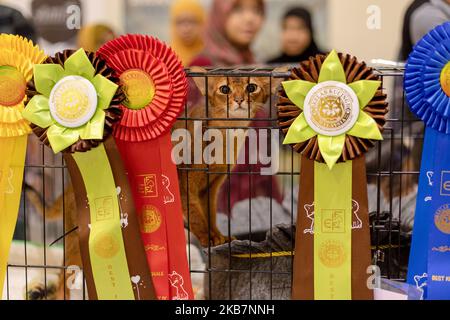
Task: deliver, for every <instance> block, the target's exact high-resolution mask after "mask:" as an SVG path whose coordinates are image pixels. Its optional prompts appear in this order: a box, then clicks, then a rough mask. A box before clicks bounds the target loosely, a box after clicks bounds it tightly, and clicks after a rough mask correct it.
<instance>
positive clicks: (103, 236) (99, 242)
mask: <svg viewBox="0 0 450 320" xmlns="http://www.w3.org/2000/svg"><path fill="white" fill-rule="evenodd" d="M93 244H94V252H95V253H96V254H97V255H98V256H99V257H101V258H103V259H112V258H114V257H115V256H116V255H117V254H118V253H119V249H120V245H119V241H118V240H117V239H116V237H115V236H114V234H112V233H109V232H106V231H103V232H100V233H98V234H97V235H96V236H95V238H94V241H93Z"/></svg>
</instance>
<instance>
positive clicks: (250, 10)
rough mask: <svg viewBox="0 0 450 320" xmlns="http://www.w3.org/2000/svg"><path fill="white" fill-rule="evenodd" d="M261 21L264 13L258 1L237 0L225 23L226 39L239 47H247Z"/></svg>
mask: <svg viewBox="0 0 450 320" xmlns="http://www.w3.org/2000/svg"><path fill="white" fill-rule="evenodd" d="M263 22H264V15H263V11H262V8H261V7H260V2H259V1H257V0H240V1H238V3H237V4H236V6H235V7H234V8H233V10H232V11H231V14H230V15H229V17H228V19H227V21H226V23H225V32H226V35H227V37H228V40H230V41H231V42H232V43H234V44H235V45H237V46H239V47H248V46H249V45H250V44H251V43H252V41H253V40H254V39H255V37H256V35H257V34H258V32H259V30H260V29H261V27H262V24H263Z"/></svg>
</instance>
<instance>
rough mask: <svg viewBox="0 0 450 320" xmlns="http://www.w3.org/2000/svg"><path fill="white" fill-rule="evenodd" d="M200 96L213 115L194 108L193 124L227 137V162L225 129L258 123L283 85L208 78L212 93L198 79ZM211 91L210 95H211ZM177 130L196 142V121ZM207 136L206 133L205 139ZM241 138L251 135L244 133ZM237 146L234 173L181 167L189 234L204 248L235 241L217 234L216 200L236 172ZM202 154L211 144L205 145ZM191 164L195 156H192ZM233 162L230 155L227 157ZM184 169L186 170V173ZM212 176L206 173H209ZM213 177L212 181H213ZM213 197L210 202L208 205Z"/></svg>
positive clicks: (197, 69)
mask: <svg viewBox="0 0 450 320" xmlns="http://www.w3.org/2000/svg"><path fill="white" fill-rule="evenodd" d="M285 71H287V68H280V69H277V70H275V72H285ZM191 72H195V73H205V72H207V71H206V70H205V69H203V68H200V67H193V68H191ZM193 80H194V82H195V84H196V86H197V87H198V89H199V90H200V92H201V94H202V95H203V96H205V95H206V94H208V104H209V106H208V110H207V108H205V105H204V103H203V104H202V103H200V104H199V105H197V106H194V107H193V108H192V109H191V110H190V111H188V114H187V116H188V118H189V119H205V118H208V119H210V120H207V121H202V127H206V126H207V127H212V128H214V129H218V130H220V131H221V133H222V137H223V139H222V140H223V150H222V155H223V158H224V159H226V157H225V155H227V139H229V138H230V140H235V141H236V140H242V139H239V138H238V139H234V137H233V138H232V139H231V137H232V136H227V132H226V129H230V128H236V129H238V128H239V129H240V128H248V127H249V126H250V124H251V122H252V118H255V116H256V114H257V112H258V111H259V110H260V109H262V108H263V107H264V105H265V104H266V102H267V101H268V99H270V97H271V95H272V93H274V92H275V90H276V89H277V88H278V86H279V85H280V83H281V81H282V79H272V81H270V79H269V78H268V77H219V76H209V77H208V88H206V81H205V78H204V77H194V78H193ZM206 89H208V90H206ZM175 128H177V129H179V128H185V129H187V130H188V131H189V133H190V136H191V137H194V136H197V134H194V130H195V126H194V121H193V120H189V121H181V120H180V121H178V122H177V123H176V125H175ZM200 134H202V133H200ZM241 134H244V135H246V134H247V131H246V130H241ZM191 140H192V142H191V144H192V146H191V153H194V143H195V142H194V139H191ZM235 141H230V143H229V144H230V145H231V146H234V152H233V157H234V159H231V161H228V163H231V165H230V167H229V165H228V164H226V161H223V162H225V163H223V164H217V163H216V164H210V165H209V166H208V165H207V164H205V163H203V164H188V165H180V166H179V169H181V170H179V180H180V188H181V198H182V203H183V211H184V215H185V218H186V221H189V227H190V231H191V232H192V233H194V235H195V236H196V237H197V238H198V240H199V241H200V243H201V245H202V246H203V247H207V246H208V245H209V244H210V245H212V246H218V245H221V244H224V243H227V242H229V241H230V240H231V239H229V238H228V237H225V236H223V235H222V234H221V232H220V231H219V230H218V228H217V225H216V214H217V198H218V193H219V191H220V188H221V186H222V185H223V184H224V182H225V180H226V178H227V174H226V173H227V172H228V170H230V171H232V170H233V167H234V165H235V164H236V160H237V157H238V155H239V149H240V146H237V145H236V143H235ZM202 146H203V147H202V154H203V150H204V148H205V146H206V143H205V142H203V143H202ZM190 156H191V159H194V157H195V156H194V155H193V154H191V155H190ZM228 156H229V152H228ZM183 169H185V170H183ZM206 171H207V172H206ZM208 176H209V178H208ZM208 196H209V201H208Z"/></svg>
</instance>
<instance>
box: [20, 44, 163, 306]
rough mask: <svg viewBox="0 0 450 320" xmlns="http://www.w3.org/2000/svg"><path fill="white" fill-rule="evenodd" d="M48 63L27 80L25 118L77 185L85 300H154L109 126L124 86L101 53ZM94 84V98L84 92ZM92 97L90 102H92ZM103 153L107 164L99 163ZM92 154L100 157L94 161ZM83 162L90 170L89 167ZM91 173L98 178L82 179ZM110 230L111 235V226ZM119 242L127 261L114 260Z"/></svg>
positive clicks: (68, 54)
mask: <svg viewBox="0 0 450 320" xmlns="http://www.w3.org/2000/svg"><path fill="white" fill-rule="evenodd" d="M45 65H47V69H43V70H39V69H35V76H34V78H33V79H32V80H31V81H30V82H29V83H28V90H27V95H28V98H29V102H28V106H27V108H26V109H25V114H24V116H25V117H26V118H27V119H28V120H30V122H31V128H32V130H33V132H34V133H35V134H36V135H37V136H38V137H39V139H40V140H41V141H42V142H43V143H44V144H45V145H47V146H49V147H51V148H52V149H53V150H54V151H55V153H57V152H63V155H64V159H65V161H66V163H67V166H68V170H69V173H70V176H71V180H72V184H73V189H74V191H75V199H76V208H77V222H78V226H79V228H78V230H77V231H78V236H79V247H80V251H81V258H82V263H83V269H84V274H85V277H86V281H87V289H88V295H89V299H91V300H97V299H100V300H105V299H126V300H128V299H136V300H154V299H155V292H154V288H153V284H152V279H151V274H150V270H149V268H148V265H147V260H146V256H145V250H144V246H143V243H142V241H141V238H140V231H139V223H138V221H137V217H136V212H135V207H134V201H133V197H132V194H131V190H130V187H129V183H128V179H127V177H126V175H125V170H124V168H123V164H122V161H121V157H120V154H119V152H118V150H117V147H116V144H115V142H114V138H113V137H112V133H113V129H112V126H113V125H114V124H115V123H117V122H118V121H120V119H121V116H122V111H121V109H120V104H121V103H122V102H123V101H124V99H125V95H124V93H123V91H122V88H121V87H120V86H118V85H117V84H116V83H118V82H119V81H118V79H116V78H114V77H113V70H112V69H110V68H109V67H108V66H107V64H106V62H105V61H104V60H103V59H101V58H99V57H97V56H96V55H95V54H94V53H89V52H85V51H84V50H82V49H80V50H78V51H71V50H66V51H63V52H61V53H57V54H56V55H55V56H54V57H50V58H48V59H47V60H46V61H45V62H44V66H45ZM86 81H90V83H91V85H92V87H91V85H90V84H89V83H87V82H86ZM46 86H47V87H46ZM92 88H94V90H95V91H94V95H95V96H96V97H95V98H93V97H92V95H91V96H90V95H89V94H90V91H89V90H91V89H92ZM50 89H51V90H50ZM58 90H59V91H58ZM89 99H94V102H95V103H93V104H91V105H90V100H89ZM92 105H95V107H96V108H97V110H96V112H95V113H94V114H93V115H92V114H91V115H89V116H87V117H85V119H87V120H88V121H86V120H85V121H84V122H83V121H82V122H80V123H77V124H75V125H72V124H71V123H70V121H75V120H76V121H78V120H79V119H77V117H79V118H83V117H84V114H83V113H82V111H83V108H86V109H88V107H89V106H92ZM49 106H50V107H49ZM73 106H75V108H73ZM64 108H65V109H64ZM48 109H50V112H48ZM80 110H81V111H80ZM58 130H60V132H58ZM76 130H78V131H76ZM58 133H59V136H60V137H59V136H58ZM61 137H63V138H61ZM63 139H64V140H63ZM89 155H90V156H89ZM102 155H103V158H104V160H105V162H101V161H100V158H102ZM84 157H85V158H84ZM97 158H98V159H99V160H98V163H96V161H94V160H97ZM89 159H90V160H91V161H89ZM87 166H90V167H91V168H90V169H86V167H87ZM105 166H106V167H108V168H106V169H105V168H104V167H105ZM88 171H91V173H93V174H94V175H97V174H98V176H94V177H90V179H87V178H86V175H87V172H88ZM97 172H98V173H97ZM103 176H108V177H109V176H111V179H109V180H108V179H107V178H104V177H103ZM102 177H103V178H102ZM97 178H98V181H95V179H97ZM102 179H103V180H102ZM102 181H103V182H104V181H111V182H112V183H113V184H114V185H113V186H108V187H109V190H112V191H113V193H114V194H111V192H110V193H109V195H104V196H102V197H99V196H98V194H101V191H100V192H98V193H97V195H96V196H94V195H93V192H92V186H94V188H98V189H103V188H105V186H104V183H102ZM111 188H112V189H111ZM116 208H117V210H116ZM116 211H117V212H116ZM93 217H95V219H94V221H93V219H92V218H93ZM102 223H103V224H102ZM113 228H115V230H116V234H114V232H113V231H111V230H112V229H113ZM97 229H98V230H97ZM97 231H98V232H97ZM117 231H118V233H119V236H118V235H117ZM121 238H122V239H121ZM121 242H122V243H123V245H122V244H121ZM70 245H71V244H67V247H68V246H70ZM72 245H73V244H72ZM121 246H123V247H122V249H124V256H123V257H122V258H123V261H124V262H125V264H123V263H122V264H121V263H120V261H119V262H117V260H116V261H115V262H112V261H113V260H112V259H117V256H120V253H121V250H122V249H120V247H121ZM94 258H95V260H93V259H94ZM99 261H100V262H99ZM114 263H115V264H114ZM94 264H97V265H96V266H94ZM95 267H96V268H97V269H95ZM125 269H127V270H125ZM124 275H125V276H124ZM121 276H122V282H121V280H120V277H121Z"/></svg>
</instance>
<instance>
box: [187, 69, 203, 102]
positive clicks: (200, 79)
mask: <svg viewBox="0 0 450 320" xmlns="http://www.w3.org/2000/svg"><path fill="white" fill-rule="evenodd" d="M189 70H190V71H191V72H192V73H204V74H206V73H207V71H206V69H205V68H202V67H195V66H194V67H190V68H189ZM192 80H194V82H195V85H196V86H197V88H198V90H200V92H201V94H202V95H203V96H204V95H205V94H206V80H205V77H192Z"/></svg>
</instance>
